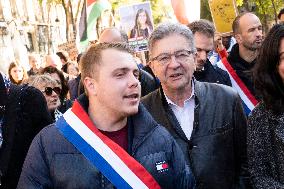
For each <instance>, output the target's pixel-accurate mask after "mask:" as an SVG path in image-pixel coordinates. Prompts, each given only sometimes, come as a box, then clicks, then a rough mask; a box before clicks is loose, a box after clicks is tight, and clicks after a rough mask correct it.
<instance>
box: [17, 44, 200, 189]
mask: <svg viewBox="0 0 284 189" xmlns="http://www.w3.org/2000/svg"><path fill="white" fill-rule="evenodd" d="M80 65H81V72H82V81H83V83H84V87H85V91H86V94H83V95H81V96H80V97H79V98H78V100H77V101H75V102H74V105H73V107H72V108H71V109H70V110H68V111H67V112H66V113H65V114H64V115H63V117H62V118H61V119H59V120H58V121H57V122H56V123H55V125H51V126H49V127H47V128H46V129H43V130H42V131H41V132H40V133H39V134H38V135H37V136H36V137H35V139H34V141H33V143H32V145H31V147H30V149H29V152H28V155H27V157H26V160H25V163H24V166H23V170H22V174H21V177H20V181H19V183H18V188H194V179H193V176H192V173H191V171H190V170H189V168H188V167H187V166H186V163H185V159H184V156H183V154H182V151H181V150H180V148H179V147H178V145H177V143H176V142H175V141H174V139H173V138H172V137H171V135H170V134H169V133H168V132H167V131H166V129H164V128H163V127H161V126H160V125H158V124H157V123H156V122H155V121H154V120H153V118H152V117H151V116H150V114H149V113H148V112H147V110H146V109H145V108H144V106H143V105H142V104H140V103H139V101H140V93H141V91H140V90H141V86H140V83H139V80H138V77H139V70H138V67H137V65H136V63H135V60H134V58H133V56H132V54H131V53H130V51H129V49H128V48H127V46H126V45H124V44H122V43H117V44H112V43H101V44H98V45H93V46H91V47H89V49H88V50H87V52H86V53H85V54H84V55H83V57H82V58H81V62H80Z"/></svg>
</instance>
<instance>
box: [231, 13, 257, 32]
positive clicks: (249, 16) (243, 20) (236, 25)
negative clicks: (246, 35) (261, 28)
mask: <svg viewBox="0 0 284 189" xmlns="http://www.w3.org/2000/svg"><path fill="white" fill-rule="evenodd" d="M253 21H254V22H258V23H260V20H259V18H258V17H257V16H256V15H255V14H253V13H251V12H244V13H242V14H239V15H238V16H237V17H236V18H235V20H234V21H233V25H232V29H233V32H234V34H238V33H242V29H243V27H245V26H244V25H251V24H252V23H251V22H253Z"/></svg>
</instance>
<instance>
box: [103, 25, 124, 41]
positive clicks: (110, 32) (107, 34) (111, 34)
mask: <svg viewBox="0 0 284 189" xmlns="http://www.w3.org/2000/svg"><path fill="white" fill-rule="evenodd" d="M120 42H127V40H126V39H125V38H124V36H123V34H122V32H121V31H120V30H118V29H117V28H107V29H105V30H103V31H102V33H101V35H100V38H99V43H120Z"/></svg>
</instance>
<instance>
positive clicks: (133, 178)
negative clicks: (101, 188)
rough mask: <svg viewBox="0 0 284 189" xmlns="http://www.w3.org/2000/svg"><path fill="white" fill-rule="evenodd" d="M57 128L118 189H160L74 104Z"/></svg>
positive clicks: (76, 103)
mask: <svg viewBox="0 0 284 189" xmlns="http://www.w3.org/2000/svg"><path fill="white" fill-rule="evenodd" d="M56 127H57V128H58V129H59V131H60V132H61V133H62V134H63V136H64V137H65V138H66V139H67V140H68V141H69V142H71V143H72V144H73V145H74V146H75V147H76V148H77V149H78V150H79V151H80V152H81V153H82V154H83V155H84V156H85V157H86V158H87V159H88V160H89V161H90V162H91V163H92V164H93V165H94V166H95V167H96V168H97V169H99V170H100V171H101V172H102V173H103V175H104V176H105V177H106V178H107V179H108V180H109V181H110V182H111V183H112V184H113V185H114V186H116V187H117V188H154V189H156V188H160V186H159V184H158V183H157V182H156V181H155V179H154V178H153V177H152V175H151V174H150V173H149V172H147V170H146V169H145V168H144V167H143V166H142V165H141V164H139V163H138V162H137V161H136V160H135V159H134V158H133V157H131V156H130V155H129V154H128V153H127V152H126V151H125V150H124V149H122V148H121V147H120V146H119V145H118V144H116V143H115V142H113V141H112V140H111V139H109V138H108V137H106V136H105V135H103V134H102V133H101V132H100V131H99V130H98V129H97V128H96V126H95V125H94V124H93V122H92V121H91V120H90V118H89V116H88V114H87V113H86V112H85V111H84V109H83V108H82V107H81V105H80V104H79V103H78V102H77V101H75V102H74V105H73V107H72V108H71V109H69V110H67V112H66V113H64V114H63V116H62V117H61V118H60V119H59V120H58V121H57V122H56Z"/></svg>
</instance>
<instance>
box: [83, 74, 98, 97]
mask: <svg viewBox="0 0 284 189" xmlns="http://www.w3.org/2000/svg"><path fill="white" fill-rule="evenodd" d="M83 82H84V86H85V89H86V90H87V93H88V95H89V96H96V94H97V89H96V81H95V79H93V78H90V77H85V78H84V80H83Z"/></svg>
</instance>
